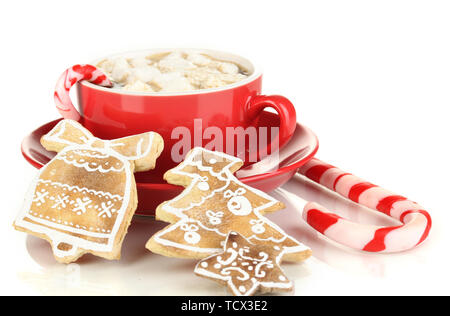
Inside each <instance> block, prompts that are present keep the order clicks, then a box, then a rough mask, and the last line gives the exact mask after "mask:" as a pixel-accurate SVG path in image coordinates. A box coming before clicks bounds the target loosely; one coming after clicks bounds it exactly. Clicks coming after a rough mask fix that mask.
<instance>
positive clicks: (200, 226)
mask: <svg viewBox="0 0 450 316" xmlns="http://www.w3.org/2000/svg"><path fill="white" fill-rule="evenodd" d="M242 164H243V162H242V161H241V160H240V159H238V158H236V157H233V156H230V155H226V154H224V153H221V152H213V151H209V150H206V149H204V148H200V147H197V148H194V149H192V150H191V151H190V152H189V153H188V154H187V156H186V158H185V160H184V161H183V162H182V163H181V164H180V165H178V166H177V167H175V168H174V169H171V170H169V171H167V172H166V174H165V175H164V179H166V180H167V181H168V182H169V183H171V184H177V185H182V186H184V187H185V190H184V191H183V192H182V193H181V194H180V195H178V196H177V197H175V198H174V199H172V200H169V201H166V202H164V203H162V204H161V205H159V206H158V208H157V209H156V218H157V219H159V220H162V221H165V222H169V223H171V225H169V226H167V227H166V228H164V229H163V230H161V231H159V232H157V233H156V234H155V235H153V236H152V238H150V240H149V241H148V242H147V245H146V247H147V248H148V249H149V250H151V251H152V252H155V253H159V254H161V255H164V256H169V257H180V258H196V259H202V258H205V257H207V256H209V255H211V254H214V253H217V252H219V251H221V249H222V247H223V244H224V241H225V239H226V237H227V235H228V233H229V232H230V231H235V232H238V233H239V234H241V235H242V236H244V237H245V238H247V239H248V240H249V241H251V242H253V243H264V244H266V245H269V246H278V247H280V249H283V250H284V251H283V260H287V261H302V260H304V259H306V258H308V257H309V256H310V255H311V251H310V249H309V248H308V247H306V246H304V245H303V244H301V243H300V242H298V241H297V240H295V239H294V238H292V237H291V236H289V235H288V234H286V233H285V232H284V231H283V230H282V229H281V228H280V227H278V226H277V225H276V224H275V223H273V222H271V221H270V220H269V219H267V218H266V217H264V216H263V215H264V214H265V213H268V212H273V211H277V210H280V209H282V208H284V205H283V203H281V202H279V201H277V200H275V199H274V198H272V197H271V196H269V195H268V194H266V193H264V192H261V191H259V190H256V189H254V188H252V187H250V186H247V185H245V184H243V183H242V182H240V181H239V180H238V179H237V178H236V177H234V175H233V173H234V172H235V171H237V170H238V169H239V168H240V167H241V166H242Z"/></svg>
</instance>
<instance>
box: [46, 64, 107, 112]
mask: <svg viewBox="0 0 450 316" xmlns="http://www.w3.org/2000/svg"><path fill="white" fill-rule="evenodd" d="M80 80H87V81H89V82H92V83H93V84H97V85H100V86H104V87H112V83H111V81H110V80H109V79H108V78H107V77H106V75H105V74H104V73H103V72H102V71H101V70H100V69H98V68H96V67H94V66H91V65H75V66H72V67H70V68H68V69H67V70H66V71H64V72H63V74H62V75H61V76H60V77H59V79H58V81H57V82H56V87H55V94H54V98H55V103H56V108H57V109H58V111H59V113H60V114H61V115H62V116H63V117H64V118H66V119H72V120H76V121H78V120H79V119H80V118H81V116H80V113H78V111H77V109H76V108H75V107H74V106H73V104H72V101H71V100H70V95H69V91H70V88H72V86H73V85H74V84H75V83H77V82H78V81H80Z"/></svg>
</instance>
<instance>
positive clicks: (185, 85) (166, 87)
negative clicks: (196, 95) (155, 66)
mask: <svg viewBox="0 0 450 316" xmlns="http://www.w3.org/2000/svg"><path fill="white" fill-rule="evenodd" d="M153 82H154V83H155V84H156V85H158V86H159V87H160V88H161V90H160V91H161V92H177V91H189V90H194V88H193V87H192V85H191V84H190V83H189V81H188V79H187V78H186V77H184V76H183V75H182V74H180V73H178V72H170V73H163V74H161V75H160V76H158V77H156V78H155V80H153Z"/></svg>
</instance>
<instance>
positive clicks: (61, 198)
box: [14, 120, 164, 263]
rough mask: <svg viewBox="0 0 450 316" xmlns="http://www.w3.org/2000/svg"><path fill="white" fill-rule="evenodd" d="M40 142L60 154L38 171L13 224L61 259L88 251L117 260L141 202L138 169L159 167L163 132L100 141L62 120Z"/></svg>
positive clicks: (76, 125)
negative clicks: (138, 200)
mask: <svg viewBox="0 0 450 316" xmlns="http://www.w3.org/2000/svg"><path fill="white" fill-rule="evenodd" d="M41 143H42V145H43V146H44V147H45V148H46V149H48V150H52V151H56V152H58V154H57V155H56V156H55V157H54V158H53V159H52V160H51V161H50V162H49V163H48V164H47V165H45V166H44V167H42V169H41V170H40V171H39V174H38V177H37V178H36V179H35V181H34V182H33V183H32V185H31V188H30V190H29V195H28V196H27V197H26V199H25V204H24V206H23V209H22V212H21V213H20V214H19V216H18V217H17V219H16V220H15V222H14V227H15V228H16V229H17V230H20V231H24V232H26V233H29V234H31V235H35V236H37V237H40V238H43V239H46V240H48V241H49V242H50V243H51V245H52V249H53V254H54V256H55V258H56V260H57V261H59V262H63V263H69V262H73V261H75V260H77V259H78V258H79V257H81V256H82V255H83V254H85V253H92V254H94V255H96V256H99V257H103V258H106V259H119V258H120V250H121V246H122V242H123V239H124V237H125V234H126V232H127V229H128V226H129V224H130V222H131V218H132V216H133V214H134V211H135V210H136V207H137V191H136V183H135V179H134V172H136V171H146V170H150V169H153V168H154V167H155V164H156V159H157V158H158V156H159V155H160V153H161V151H162V150H163V146H164V143H163V140H162V138H161V136H160V135H159V134H157V133H154V132H148V133H143V134H139V135H134V136H129V137H124V138H120V139H115V140H101V139H99V138H96V137H94V136H93V135H92V134H91V133H90V132H89V131H88V130H87V129H85V128H84V127H83V126H81V125H80V124H79V123H77V122H75V121H72V120H62V121H60V122H59V123H58V124H57V125H56V126H55V127H54V128H53V129H52V130H51V131H50V132H49V133H48V134H46V135H44V136H43V137H42V139H41Z"/></svg>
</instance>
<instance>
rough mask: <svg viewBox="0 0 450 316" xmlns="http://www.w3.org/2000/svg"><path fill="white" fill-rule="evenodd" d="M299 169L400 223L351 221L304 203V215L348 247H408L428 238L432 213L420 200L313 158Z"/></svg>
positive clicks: (391, 249)
mask: <svg viewBox="0 0 450 316" xmlns="http://www.w3.org/2000/svg"><path fill="white" fill-rule="evenodd" d="M299 172H300V173H301V174H303V175H304V176H306V177H307V178H309V179H310V180H312V181H314V182H316V183H318V184H321V185H323V186H325V187H327V188H328V189H330V190H332V191H335V192H337V193H339V194H340V195H342V196H343V197H345V198H348V199H350V200H352V201H353V202H356V203H358V204H360V205H364V206H366V207H368V208H370V209H373V210H377V211H379V212H382V213H384V214H386V215H389V216H391V217H393V218H395V219H397V220H399V221H400V222H402V223H403V224H402V225H399V226H387V227H383V226H375V225H364V224H359V223H354V222H351V221H349V220H346V219H344V218H342V217H340V216H338V215H336V214H334V213H331V212H329V211H328V210H327V209H326V208H325V207H323V206H321V205H319V204H317V203H313V202H309V203H307V204H306V205H305V207H304V210H303V218H304V219H305V221H306V222H307V223H308V224H309V225H311V226H312V227H313V228H314V229H315V230H317V231H318V232H320V233H322V234H323V235H325V236H327V237H328V238H330V239H333V240H334V241H336V242H338V243H340V244H343V245H346V246H348V247H351V248H355V249H359V250H363V251H370V252H385V253H389V252H399V251H404V250H407V249H411V248H413V247H415V246H417V245H418V244H420V243H422V242H423V241H424V240H425V239H426V238H427V236H428V233H429V231H430V228H431V217H430V215H429V214H428V212H426V211H425V210H424V209H423V208H422V207H421V206H420V205H419V204H417V203H415V202H412V201H410V200H408V199H407V198H405V197H403V196H400V195H395V194H393V193H392V192H389V191H387V190H385V189H383V188H380V187H379V186H376V185H374V184H371V183H369V182H366V181H364V180H362V179H360V178H358V177H355V176H354V175H352V174H350V173H346V172H343V171H342V170H339V169H338V168H336V167H334V166H332V165H329V164H326V163H324V162H322V161H320V160H318V159H316V158H313V159H312V160H311V161H309V162H308V163H307V164H305V165H304V166H303V167H302V168H300V170H299Z"/></svg>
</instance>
